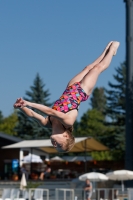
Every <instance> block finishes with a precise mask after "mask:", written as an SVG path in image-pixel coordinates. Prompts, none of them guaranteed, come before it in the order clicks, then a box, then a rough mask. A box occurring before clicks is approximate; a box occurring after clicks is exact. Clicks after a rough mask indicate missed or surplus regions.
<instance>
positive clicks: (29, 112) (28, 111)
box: [19, 107, 48, 126]
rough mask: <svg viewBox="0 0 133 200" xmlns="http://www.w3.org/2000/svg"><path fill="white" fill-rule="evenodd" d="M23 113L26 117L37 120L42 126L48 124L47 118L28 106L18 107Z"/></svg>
mask: <svg viewBox="0 0 133 200" xmlns="http://www.w3.org/2000/svg"><path fill="white" fill-rule="evenodd" d="M19 109H20V110H21V111H22V112H23V113H24V114H26V115H27V116H28V117H31V118H33V119H35V120H36V121H37V122H39V123H40V124H41V125H43V126H47V125H48V119H47V118H45V117H43V116H42V115H40V114H38V113H36V112H34V111H33V110H31V109H30V108H27V107H23V108H19Z"/></svg>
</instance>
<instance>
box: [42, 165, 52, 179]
mask: <svg viewBox="0 0 133 200" xmlns="http://www.w3.org/2000/svg"><path fill="white" fill-rule="evenodd" d="M50 173H51V168H50V165H47V167H46V169H45V172H42V173H41V174H40V177H39V179H41V180H43V179H44V177H45V178H50Z"/></svg>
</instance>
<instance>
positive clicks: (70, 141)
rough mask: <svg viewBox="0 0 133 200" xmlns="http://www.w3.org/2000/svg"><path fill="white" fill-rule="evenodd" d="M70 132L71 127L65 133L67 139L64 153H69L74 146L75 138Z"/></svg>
mask: <svg viewBox="0 0 133 200" xmlns="http://www.w3.org/2000/svg"><path fill="white" fill-rule="evenodd" d="M72 131H73V126H71V127H70V128H68V129H66V132H67V134H68V135H69V138H68V139H67V140H66V144H65V148H64V152H69V151H70V150H71V149H72V148H73V146H74V144H75V138H74V136H73V135H72Z"/></svg>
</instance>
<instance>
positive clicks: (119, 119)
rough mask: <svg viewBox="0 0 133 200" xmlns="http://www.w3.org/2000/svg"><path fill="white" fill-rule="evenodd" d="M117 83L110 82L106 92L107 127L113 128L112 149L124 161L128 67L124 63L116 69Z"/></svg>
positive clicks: (111, 135) (111, 136)
mask: <svg viewBox="0 0 133 200" xmlns="http://www.w3.org/2000/svg"><path fill="white" fill-rule="evenodd" d="M113 77H114V79H115V82H116V83H111V82H109V87H110V89H108V90H106V96H107V107H106V115H107V116H108V121H107V126H109V127H111V129H112V131H111V132H110V139H111V140H113V143H114V144H113V146H112V147H111V148H112V149H114V150H115V156H116V157H118V154H119V158H121V159H123V158H124V151H125V113H126V108H125V93H126V91H125V90H126V66H125V63H122V64H121V65H120V66H119V67H117V68H116V74H115V75H114V76H113Z"/></svg>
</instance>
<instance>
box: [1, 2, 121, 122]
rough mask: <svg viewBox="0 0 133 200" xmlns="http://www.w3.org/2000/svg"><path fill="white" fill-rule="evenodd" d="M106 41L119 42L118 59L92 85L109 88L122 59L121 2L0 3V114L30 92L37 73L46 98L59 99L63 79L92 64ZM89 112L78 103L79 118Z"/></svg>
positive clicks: (6, 112)
mask: <svg viewBox="0 0 133 200" xmlns="http://www.w3.org/2000/svg"><path fill="white" fill-rule="evenodd" d="M111 40H118V41H120V43H121V45H120V48H119V50H118V53H117V55H116V56H115V57H114V58H113V61H112V63H111V65H110V67H109V68H108V69H107V70H106V71H104V72H103V73H102V74H101V75H100V77H99V79H98V82H97V84H96V86H97V87H102V86H104V87H106V88H108V81H111V82H113V81H114V79H113V74H114V73H115V68H116V67H117V66H119V65H120V63H122V62H123V61H124V60H125V3H124V1H123V0H97V1H96V0H84V1H81V0H72V1H70V0H68V1H65V0H64V1H63V0H57V1H54V0H51V1H46V0H19V1H18V0H5V1H4V0H3V1H2V0H1V1H0V69H1V70H0V72H1V73H0V82H1V84H0V94H1V95H0V110H1V111H2V112H3V115H4V117H6V116H8V115H10V114H11V113H12V112H13V103H14V102H15V100H16V99H17V98H18V97H24V96H25V92H26V90H30V86H31V85H33V80H34V78H35V76H36V74H37V73H39V74H40V77H41V78H42V80H43V82H44V83H45V84H46V86H45V89H49V92H50V93H51V95H50V100H51V102H53V101H54V100H56V99H58V98H59V96H60V95H61V94H62V92H63V91H64V89H65V87H66V85H67V83H68V81H69V80H70V79H71V78H72V77H73V76H74V75H75V74H77V73H78V72H80V71H81V70H82V69H83V68H84V67H85V66H86V65H87V64H89V63H91V62H93V61H94V60H95V59H96V58H97V57H98V56H99V55H100V54H101V53H102V51H103V49H104V48H105V46H106V45H107V43H108V42H109V41H111ZM88 108H89V100H88V101H86V102H84V103H82V104H81V106H80V110H79V117H78V119H80V117H81V116H82V114H83V113H84V112H85V111H86V110H87V109H88Z"/></svg>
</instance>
